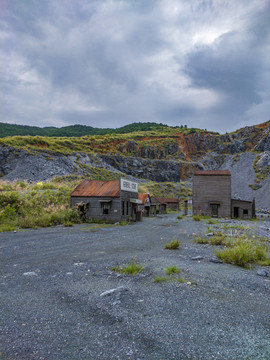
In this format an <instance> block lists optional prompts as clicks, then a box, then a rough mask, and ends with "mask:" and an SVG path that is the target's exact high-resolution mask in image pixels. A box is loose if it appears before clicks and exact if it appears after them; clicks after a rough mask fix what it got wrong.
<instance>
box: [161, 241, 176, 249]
mask: <svg viewBox="0 0 270 360" xmlns="http://www.w3.org/2000/svg"><path fill="white" fill-rule="evenodd" d="M179 246H180V240H172V241H171V242H170V243H168V244H165V245H164V249H165V250H177V249H179Z"/></svg>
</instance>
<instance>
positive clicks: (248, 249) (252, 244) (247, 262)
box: [215, 238, 269, 267]
mask: <svg viewBox="0 0 270 360" xmlns="http://www.w3.org/2000/svg"><path fill="white" fill-rule="evenodd" d="M215 254H216V256H217V257H218V258H219V259H220V260H222V261H223V262H225V263H229V264H234V265H238V266H242V267H251V266H252V264H255V263H257V264H266V263H269V259H268V257H267V247H266V246H265V245H263V244H262V243H257V242H256V241H254V240H250V239H248V238H239V239H237V240H236V241H235V242H234V243H231V247H230V248H226V249H223V250H220V251H215Z"/></svg>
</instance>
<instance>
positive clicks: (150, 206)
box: [138, 193, 157, 216]
mask: <svg viewBox="0 0 270 360" xmlns="http://www.w3.org/2000/svg"><path fill="white" fill-rule="evenodd" d="M138 198H139V200H141V201H142V204H141V205H139V209H141V210H142V213H143V215H144V216H150V215H156V207H157V204H155V203H153V202H152V197H151V196H150V195H149V194H145V193H144V194H139V195H138Z"/></svg>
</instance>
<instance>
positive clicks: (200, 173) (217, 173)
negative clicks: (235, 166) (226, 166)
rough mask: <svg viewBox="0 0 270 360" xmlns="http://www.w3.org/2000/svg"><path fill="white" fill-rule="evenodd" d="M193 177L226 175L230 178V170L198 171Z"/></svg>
mask: <svg viewBox="0 0 270 360" xmlns="http://www.w3.org/2000/svg"><path fill="white" fill-rule="evenodd" d="M194 175H227V176H231V172H230V170H198V171H194Z"/></svg>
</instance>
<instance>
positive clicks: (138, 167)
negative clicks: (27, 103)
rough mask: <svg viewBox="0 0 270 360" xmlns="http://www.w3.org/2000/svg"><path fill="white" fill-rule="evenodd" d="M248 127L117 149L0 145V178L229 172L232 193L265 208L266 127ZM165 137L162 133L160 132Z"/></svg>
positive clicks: (269, 145) (269, 196) (268, 172)
mask: <svg viewBox="0 0 270 360" xmlns="http://www.w3.org/2000/svg"><path fill="white" fill-rule="evenodd" d="M268 124H269V122H268V123H265V124H262V125H261V126H259V127H256V126H251V127H246V128H244V129H241V130H239V131H237V132H235V133H233V134H225V135H218V134H209V133H205V132H203V131H202V132H200V133H199V132H197V133H196V132H195V133H190V134H184V133H179V134H173V135H172V136H169V135H168V141H167V138H166V142H165V143H164V142H163V143H160V144H162V145H160V144H159V142H158V138H156V139H155V142H151V141H150V140H151V139H150V140H149V139H148V138H145V141H144V142H143V144H142V143H138V142H136V139H134V140H131V141H130V140H129V141H126V142H125V140H122V139H121V143H119V146H118V153H107V154H93V153H91V154H88V153H82V152H80V153H77V152H76V153H68V154H64V153H56V152H53V151H48V150H47V151H45V150H44V149H43V150H42V149H40V150H27V151H26V150H23V149H19V148H14V147H11V146H7V145H0V177H1V178H2V179H3V180H17V179H21V180H28V181H30V182H35V181H46V180H49V179H51V178H53V177H56V176H65V175H70V174H76V175H84V176H86V177H87V176H91V174H92V170H93V169H96V168H98V169H105V170H109V171H111V172H113V173H116V174H119V177H120V176H121V175H122V174H123V173H124V174H126V175H127V176H128V177H133V178H136V179H147V180H152V181H156V182H166V181H172V182H180V181H189V182H191V181H192V175H193V172H194V171H195V170H230V171H231V174H232V196H234V197H236V198H237V197H239V198H241V199H243V200H252V199H253V198H254V197H255V199H256V207H257V208H261V209H270V191H269V189H270V125H268ZM163 139H164V136H163Z"/></svg>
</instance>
